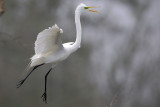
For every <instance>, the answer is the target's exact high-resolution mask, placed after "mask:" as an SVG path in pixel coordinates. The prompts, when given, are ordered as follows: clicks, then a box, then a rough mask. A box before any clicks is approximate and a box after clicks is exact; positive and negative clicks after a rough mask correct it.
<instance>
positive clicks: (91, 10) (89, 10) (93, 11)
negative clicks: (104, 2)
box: [88, 7, 100, 13]
mask: <svg viewBox="0 0 160 107" xmlns="http://www.w3.org/2000/svg"><path fill="white" fill-rule="evenodd" d="M89 8H98V7H88V9H89ZM89 11H91V12H97V13H100V12H99V11H95V10H89Z"/></svg>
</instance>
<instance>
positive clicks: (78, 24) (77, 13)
mask: <svg viewBox="0 0 160 107" xmlns="http://www.w3.org/2000/svg"><path fill="white" fill-rule="evenodd" d="M80 15H81V10H80V7H77V8H76V11H75V24H76V31H77V35H76V41H75V43H74V44H73V45H72V51H73V52H74V51H76V50H77V49H78V48H80V46H81V36H82V34H81V33H82V31H81V22H80Z"/></svg>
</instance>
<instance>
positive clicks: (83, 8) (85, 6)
mask: <svg viewBox="0 0 160 107" xmlns="http://www.w3.org/2000/svg"><path fill="white" fill-rule="evenodd" d="M79 6H80V8H81V9H82V10H88V11H91V12H97V13H100V12H98V11H95V10H91V9H90V8H97V7H91V6H87V5H85V4H83V3H81V4H80V5H79Z"/></svg>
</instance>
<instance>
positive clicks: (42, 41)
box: [31, 24, 63, 60]
mask: <svg viewBox="0 0 160 107" xmlns="http://www.w3.org/2000/svg"><path fill="white" fill-rule="evenodd" d="M60 33H63V30H62V29H60V28H59V27H58V26H57V25H56V24H55V25H54V26H52V27H49V28H48V29H45V30H43V31H42V32H40V33H39V34H38V36H37V40H36V41H35V47H34V49H35V55H34V56H33V57H32V58H31V59H32V60H34V59H37V58H40V57H42V56H45V55H47V54H50V53H53V52H54V51H55V50H56V49H58V48H59V47H61V46H62V41H61V36H60Z"/></svg>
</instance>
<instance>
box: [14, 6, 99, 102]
mask: <svg viewBox="0 0 160 107" xmlns="http://www.w3.org/2000/svg"><path fill="white" fill-rule="evenodd" d="M89 8H95V7H89V6H87V5H85V4H83V3H81V4H79V5H78V6H77V8H76V10H75V24H76V31H77V35H76V41H75V42H68V43H64V44H62V41H61V34H62V33H63V30H62V29H60V28H59V27H58V26H57V25H56V24H55V25H54V26H52V27H49V28H48V29H45V30H43V31H42V32H40V33H39V34H38V36H37V40H36V41H35V47H34V50H35V55H34V56H33V57H31V63H30V64H29V68H32V70H31V71H30V72H29V73H28V75H27V76H26V77H25V78H24V79H23V80H21V81H20V83H19V84H18V85H17V88H19V87H20V86H21V85H22V84H23V83H24V81H25V80H26V79H27V78H28V76H29V75H30V74H31V73H32V72H33V71H34V70H35V69H36V68H38V67H39V66H41V65H44V64H47V63H53V66H52V67H51V68H50V69H49V71H48V72H47V73H46V75H45V91H44V93H43V95H42V98H43V101H44V102H45V103H47V89H46V88H47V76H48V74H49V73H50V71H51V70H52V69H53V68H54V67H55V65H56V63H58V62H60V61H63V60H65V59H66V58H67V57H68V56H69V55H70V54H72V53H73V52H75V51H76V50H77V49H78V48H80V46H81V32H82V31H81V22H80V15H81V11H82V10H89ZM89 11H91V12H98V11H94V10H89ZM98 13H99V12H98Z"/></svg>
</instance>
